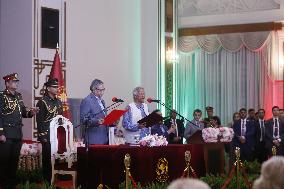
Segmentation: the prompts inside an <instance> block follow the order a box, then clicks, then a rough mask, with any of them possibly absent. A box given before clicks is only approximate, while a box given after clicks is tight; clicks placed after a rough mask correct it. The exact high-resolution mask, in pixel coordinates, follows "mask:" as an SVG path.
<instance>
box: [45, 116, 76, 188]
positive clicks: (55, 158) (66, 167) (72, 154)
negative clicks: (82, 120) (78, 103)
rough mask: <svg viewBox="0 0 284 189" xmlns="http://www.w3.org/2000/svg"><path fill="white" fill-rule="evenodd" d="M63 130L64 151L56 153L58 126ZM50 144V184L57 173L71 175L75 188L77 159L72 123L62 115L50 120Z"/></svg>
mask: <svg viewBox="0 0 284 189" xmlns="http://www.w3.org/2000/svg"><path fill="white" fill-rule="evenodd" d="M60 127H61V129H62V128H64V130H65V136H66V137H65V138H66V140H65V144H66V151H65V152H63V153H58V146H59V144H58V138H57V135H58V133H57V131H58V128H60ZM50 144H51V166H52V178H51V184H54V182H55V179H56V178H57V175H58V174H59V175H71V176H72V181H73V188H76V179H77V178H76V177H77V173H76V168H75V164H74V163H75V162H76V159H77V154H76V149H74V145H73V125H72V123H71V122H70V121H69V120H68V119H67V118H65V117H63V116H62V115H58V116H56V117H55V118H53V119H52V121H51V122H50Z"/></svg>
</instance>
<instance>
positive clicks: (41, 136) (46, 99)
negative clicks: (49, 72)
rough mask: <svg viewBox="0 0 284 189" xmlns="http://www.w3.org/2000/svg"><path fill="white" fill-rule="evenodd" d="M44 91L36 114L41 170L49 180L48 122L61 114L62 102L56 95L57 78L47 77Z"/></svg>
mask: <svg viewBox="0 0 284 189" xmlns="http://www.w3.org/2000/svg"><path fill="white" fill-rule="evenodd" d="M44 85H45V87H46V92H45V94H44V96H43V97H42V99H41V100H39V101H38V103H37V105H36V106H37V107H38V108H39V112H38V113H37V115H36V122H37V129H38V141H40V142H41V145H42V172H43V177H44V179H45V180H46V181H47V182H50V181H51V145H50V138H49V136H50V130H49V128H50V122H51V120H52V119H53V118H54V117H56V116H57V115H62V113H63V107H62V102H61V101H60V100H59V99H58V98H57V97H56V95H57V93H58V80H57V79H49V80H48V81H47V82H46V83H45V84H44Z"/></svg>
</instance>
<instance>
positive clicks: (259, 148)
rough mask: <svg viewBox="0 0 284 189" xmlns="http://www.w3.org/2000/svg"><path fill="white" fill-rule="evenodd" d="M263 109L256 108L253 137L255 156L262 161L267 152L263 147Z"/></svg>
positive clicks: (265, 157)
mask: <svg viewBox="0 0 284 189" xmlns="http://www.w3.org/2000/svg"><path fill="white" fill-rule="evenodd" d="M264 116H265V110H264V109H259V110H258V120H256V122H255V129H256V139H255V157H256V158H257V160H258V161H259V162H260V163H262V162H264V161H265V160H266V159H267V153H266V148H265V124H266V121H265V120H264Z"/></svg>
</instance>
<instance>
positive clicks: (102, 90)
mask: <svg viewBox="0 0 284 189" xmlns="http://www.w3.org/2000/svg"><path fill="white" fill-rule="evenodd" d="M96 90H98V91H101V92H104V91H105V90H106V89H105V88H103V89H98V88H96Z"/></svg>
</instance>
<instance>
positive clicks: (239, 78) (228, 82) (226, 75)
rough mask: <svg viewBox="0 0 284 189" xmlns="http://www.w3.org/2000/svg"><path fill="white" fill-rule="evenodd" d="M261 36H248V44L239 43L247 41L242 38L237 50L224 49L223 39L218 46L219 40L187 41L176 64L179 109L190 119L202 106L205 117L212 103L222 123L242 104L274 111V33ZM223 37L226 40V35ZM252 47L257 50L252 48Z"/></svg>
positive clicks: (230, 117) (228, 120) (230, 118)
mask: <svg viewBox="0 0 284 189" xmlns="http://www.w3.org/2000/svg"><path fill="white" fill-rule="evenodd" d="M243 36H249V35H243ZM250 36H251V35H250ZM261 36H262V37H261V38H259V39H252V38H249V37H246V39H245V41H246V43H247V44H245V45H240V44H244V38H242V39H241V42H240V43H238V44H235V47H234V48H235V50H234V51H232V50H228V49H225V48H224V47H223V45H220V43H219V47H218V45H217V43H216V42H213V43H207V44H209V45H206V48H201V47H200V46H195V48H194V47H193V46H191V47H189V45H188V46H187V47H188V51H180V53H179V62H178V63H177V65H176V80H177V81H176V83H177V87H176V90H177V91H176V94H177V98H178V100H177V109H178V111H179V112H180V113H181V114H182V115H184V116H186V117H187V118H189V119H191V118H192V113H193V110H194V109H196V108H199V109H201V110H202V112H203V114H204V115H203V117H205V116H206V114H205V107H206V106H213V107H214V108H215V109H214V112H215V114H216V115H218V116H220V118H221V121H222V125H226V124H227V123H228V122H230V121H231V120H232V115H233V113H234V112H236V111H238V110H239V109H240V108H242V107H244V108H255V109H258V108H265V109H266V110H267V115H268V116H269V115H271V113H270V112H271V107H272V106H273V105H274V104H273V95H274V94H273V83H274V81H275V77H276V76H275V74H273V73H274V70H275V69H276V68H275V69H272V68H273V63H275V61H274V60H275V55H274V54H273V53H275V44H274V42H273V40H275V35H274V34H271V35H269V36H270V37H269V39H265V37H263V36H265V35H264V34H263V35H261ZM231 37H232V36H231ZM221 38H222V37H221ZM266 38H268V35H267V36H266ZM219 39H220V37H219ZM221 40H222V41H223V42H222V44H226V42H224V41H226V40H225V39H221ZM218 41H219V40H218ZM237 41H238V40H235V42H236V43H237ZM248 41H254V42H255V43H252V42H251V43H250V42H248ZM257 41H258V42H257ZM261 41H262V42H261ZM195 42H196V40H195ZM195 42H193V43H195ZM193 43H192V44H193ZM196 43H198V42H196ZM227 43H229V42H227ZM203 44H204V43H203ZM210 45H211V46H210ZM228 46H229V45H228V44H227V47H228ZM203 47H204V46H203ZM214 48H215V49H216V48H217V50H216V51H215V52H214V53H212V51H210V53H208V49H214ZM252 48H253V49H256V48H257V50H253V51H252ZM189 49H190V50H189ZM236 49H237V50H236ZM277 54H278V53H277Z"/></svg>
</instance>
